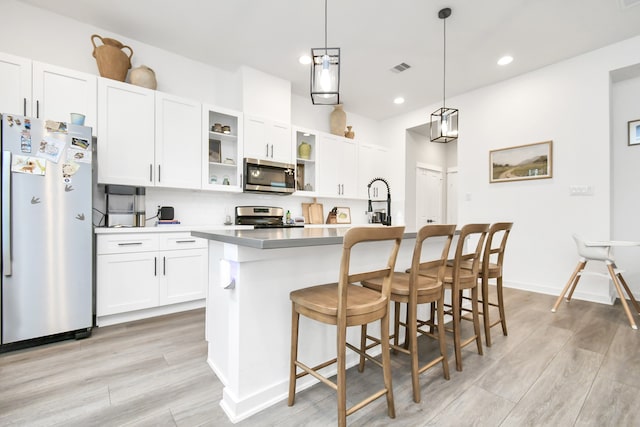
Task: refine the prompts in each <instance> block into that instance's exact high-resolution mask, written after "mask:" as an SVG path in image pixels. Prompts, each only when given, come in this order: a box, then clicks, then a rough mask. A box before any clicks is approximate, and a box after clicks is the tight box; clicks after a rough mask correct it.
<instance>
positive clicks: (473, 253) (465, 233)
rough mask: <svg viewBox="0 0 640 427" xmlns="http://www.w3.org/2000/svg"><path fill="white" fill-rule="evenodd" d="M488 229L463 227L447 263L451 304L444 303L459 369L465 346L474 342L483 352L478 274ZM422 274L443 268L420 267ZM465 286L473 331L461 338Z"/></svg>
mask: <svg viewBox="0 0 640 427" xmlns="http://www.w3.org/2000/svg"><path fill="white" fill-rule="evenodd" d="M488 231H489V224H467V225H465V226H463V227H462V230H460V235H459V237H458V243H457V245H456V253H455V257H454V258H453V260H452V261H453V262H448V263H447V267H446V268H445V271H444V277H443V285H444V287H445V289H447V288H448V289H450V290H451V304H445V305H446V306H447V307H449V308H450V309H449V310H446V311H445V314H450V315H451V316H452V317H453V327H452V332H453V346H454V349H455V355H456V370H458V371H462V351H461V350H462V348H464V347H466V346H467V345H469V344H471V343H472V342H474V341H475V342H476V346H477V348H478V354H482V337H481V335H480V316H479V310H478V273H479V269H480V257H481V256H482V247H483V245H484V240H485V238H486V236H487V232H488ZM470 237H472V238H477V239H478V241H477V243H476V244H475V245H472V244H469V245H467V240H468V239H469V238H470ZM467 246H468V249H467ZM465 267H466V268H465ZM419 274H421V275H423V276H427V277H431V278H438V277H439V274H440V271H439V269H438V268H437V267H432V268H426V269H420V271H419ZM466 289H469V290H470V291H471V308H472V317H473V330H474V334H473V335H472V336H471V337H468V338H467V339H465V340H464V341H462V340H461V337H460V319H461V316H462V309H461V303H462V291H464V290H466ZM432 311H433V310H432ZM438 327H440V326H438Z"/></svg>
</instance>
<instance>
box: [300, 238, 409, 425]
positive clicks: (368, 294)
mask: <svg viewBox="0 0 640 427" xmlns="http://www.w3.org/2000/svg"><path fill="white" fill-rule="evenodd" d="M403 234H404V227H353V228H351V229H349V230H348V231H347V232H346V234H345V235H344V240H343V245H342V248H343V249H342V259H341V263H340V276H339V279H338V283H331V284H327V285H319V286H313V287H310V288H304V289H299V290H296V291H293V292H291V294H290V299H291V303H292V304H291V307H292V313H291V364H290V376H289V401H288V403H289V406H292V405H293V404H294V403H295V392H296V380H297V379H298V378H301V377H303V376H305V375H308V374H310V375H312V376H314V377H315V378H317V379H318V380H320V381H322V382H323V383H325V384H327V385H328V386H330V387H331V388H333V389H334V390H336V392H337V394H338V425H339V426H346V424H347V415H351V414H352V413H354V412H355V411H357V410H358V409H361V408H363V407H364V406H366V405H368V404H369V403H371V402H373V401H374V400H376V399H378V398H379V397H382V396H386V398H387V412H388V414H389V417H391V418H395V408H394V403H393V390H392V386H391V360H390V356H389V294H390V292H391V279H392V275H393V269H394V267H395V263H396V258H397V256H398V250H399V248H400V242H401V241H402V236H403ZM382 240H391V241H395V242H394V244H393V248H392V250H391V254H390V256H389V258H388V261H387V263H386V265H384V266H381V268H380V269H378V270H370V271H366V272H357V273H353V272H351V271H350V259H351V250H352V248H353V247H354V246H355V245H358V244H366V243H367V242H378V241H382ZM376 278H380V279H381V280H382V284H383V285H382V289H381V290H380V291H375V290H373V289H368V288H365V287H362V286H359V285H356V283H358V282H362V281H363V280H373V279H376ZM301 314H302V315H303V316H306V317H308V318H310V319H313V320H316V321H318V322H322V323H326V324H330V325H336V327H337V348H336V352H337V357H336V358H334V359H331V360H329V361H327V362H324V363H321V364H319V365H317V366H315V367H313V368H310V367H308V366H307V365H305V364H304V363H303V362H301V361H299V360H298V326H299V321H300V315H301ZM376 320H379V321H380V329H381V331H382V372H383V377H384V387H383V388H382V389H381V390H378V391H376V392H375V393H373V394H371V395H370V396H368V397H366V398H365V399H363V400H362V401H360V402H359V403H356V404H355V405H353V406H352V407H350V408H347V406H346V405H347V398H346V397H347V392H346V349H347V347H349V348H350V349H352V350H354V351H356V352H359V351H360V349H359V348H357V347H355V346H353V345H351V344H349V343H347V327H349V326H361V325H364V324H367V323H371V322H375V321H376ZM334 363H337V382H333V381H331V380H329V379H328V378H326V377H325V376H323V375H322V374H320V373H319V372H318V370H320V369H322V368H324V367H327V366H330V365H332V364H334ZM298 368H299V369H301V370H302V372H300V373H297V370H298Z"/></svg>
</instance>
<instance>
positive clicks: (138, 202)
mask: <svg viewBox="0 0 640 427" xmlns="http://www.w3.org/2000/svg"><path fill="white" fill-rule="evenodd" d="M104 192H105V196H106V199H107V200H106V206H107V212H106V219H105V221H106V225H107V227H144V226H145V223H146V211H145V188H144V187H129V186H126V185H106V186H105V188H104Z"/></svg>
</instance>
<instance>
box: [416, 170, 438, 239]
mask: <svg viewBox="0 0 640 427" xmlns="http://www.w3.org/2000/svg"><path fill="white" fill-rule="evenodd" d="M442 186H443V179H442V172H441V171H437V170H433V169H427V168H424V167H418V168H417V170H416V229H420V228H421V227H422V226H424V225H427V224H441V223H442V193H443V190H442Z"/></svg>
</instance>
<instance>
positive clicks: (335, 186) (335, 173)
mask: <svg viewBox="0 0 640 427" xmlns="http://www.w3.org/2000/svg"><path fill="white" fill-rule="evenodd" d="M339 151H340V141H338V138H337V137H334V136H332V135H321V136H320V144H318V161H317V163H318V164H317V167H318V171H319V173H318V180H319V181H318V193H319V194H320V195H321V196H327V197H335V196H339V195H340V194H341V188H340V164H341V160H340V157H341V156H340V153H339Z"/></svg>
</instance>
